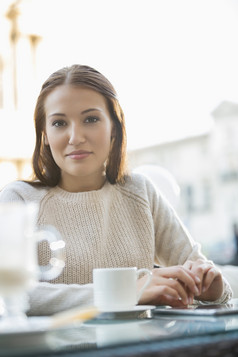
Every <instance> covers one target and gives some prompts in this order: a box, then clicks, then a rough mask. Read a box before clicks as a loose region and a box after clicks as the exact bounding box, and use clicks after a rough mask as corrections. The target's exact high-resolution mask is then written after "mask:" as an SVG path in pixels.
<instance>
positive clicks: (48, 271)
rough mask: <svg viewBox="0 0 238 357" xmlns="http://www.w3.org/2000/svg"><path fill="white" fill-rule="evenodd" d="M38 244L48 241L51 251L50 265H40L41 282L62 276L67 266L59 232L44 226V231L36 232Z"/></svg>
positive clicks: (63, 243)
mask: <svg viewBox="0 0 238 357" xmlns="http://www.w3.org/2000/svg"><path fill="white" fill-rule="evenodd" d="M34 237H35V239H36V242H38V243H39V242H41V241H48V243H49V247H50V250H51V254H52V256H51V258H50V261H49V264H47V265H40V266H39V270H40V274H39V275H40V276H39V280H51V279H54V278H56V277H57V276H59V275H60V274H61V272H62V271H63V269H64V266H65V257H64V247H65V242H64V241H63V239H62V237H61V235H60V233H59V231H58V230H57V229H56V228H55V227H53V226H44V227H43V229H42V230H39V231H36V232H34Z"/></svg>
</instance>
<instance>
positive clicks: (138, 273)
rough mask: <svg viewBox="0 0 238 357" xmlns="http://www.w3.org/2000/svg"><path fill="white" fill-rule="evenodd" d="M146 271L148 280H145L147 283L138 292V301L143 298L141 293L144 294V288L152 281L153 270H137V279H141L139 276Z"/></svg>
mask: <svg viewBox="0 0 238 357" xmlns="http://www.w3.org/2000/svg"><path fill="white" fill-rule="evenodd" d="M143 273H145V274H146V275H147V280H146V282H145V284H144V285H143V286H142V288H141V289H140V290H139V292H138V294H137V303H138V301H139V300H140V298H141V295H142V294H143V292H144V290H145V289H146V288H147V286H148V285H149V283H150V282H151V279H152V272H151V271H150V270H149V269H139V270H137V272H136V274H137V279H139V276H140V275H141V274H143Z"/></svg>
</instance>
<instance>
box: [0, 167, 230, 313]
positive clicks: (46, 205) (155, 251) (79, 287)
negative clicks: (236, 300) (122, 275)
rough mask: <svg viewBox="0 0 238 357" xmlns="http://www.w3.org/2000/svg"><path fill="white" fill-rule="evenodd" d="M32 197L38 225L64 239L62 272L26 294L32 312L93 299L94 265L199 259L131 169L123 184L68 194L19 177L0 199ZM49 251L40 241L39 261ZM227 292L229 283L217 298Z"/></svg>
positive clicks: (163, 203) (169, 212) (168, 211)
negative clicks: (46, 227) (49, 228)
mask: <svg viewBox="0 0 238 357" xmlns="http://www.w3.org/2000/svg"><path fill="white" fill-rule="evenodd" d="M19 200H21V201H24V202H29V201H33V202H37V203H38V204H39V206H40V208H39V216H38V226H39V228H40V227H42V226H44V225H48V224H50V225H53V226H55V227H56V228H57V229H58V230H59V232H60V233H61V235H62V237H63V239H64V241H65V243H66V248H65V249H66V266H65V268H64V271H63V273H62V274H61V275H60V276H59V277H58V278H56V279H54V280H52V281H51V282H50V283H49V282H40V283H39V284H38V286H37V287H36V288H35V289H34V290H33V291H32V292H31V293H30V306H31V307H30V310H29V314H31V315H41V314H44V315H47V314H51V313H54V312H56V311H59V310H63V309H66V308H69V307H73V306H76V305H80V304H81V305H85V304H92V303H93V285H92V270H93V268H99V267H127V266H136V267H138V268H148V269H152V268H153V264H154V262H155V263H157V264H159V265H163V266H170V265H177V264H183V263H184V262H185V261H186V260H187V259H191V260H195V259H197V258H199V257H202V258H204V256H203V255H202V254H201V252H200V246H199V244H198V243H195V242H194V241H193V240H192V238H191V237H190V235H189V234H188V232H187V231H186V229H185V227H184V226H183V224H182V223H181V221H180V220H179V218H178V216H177V215H176V213H175V212H174V210H173V209H172V207H171V206H170V205H169V204H168V202H167V200H166V199H165V198H164V197H163V196H162V195H161V193H159V192H158V191H157V190H156V189H155V187H154V186H153V185H152V183H151V182H150V181H149V180H148V179H146V178H145V177H144V176H142V175H138V174H134V175H132V176H131V177H128V178H127V179H126V183H125V185H118V184H116V185H111V184H109V183H108V182H106V183H105V185H104V186H103V187H102V188H101V189H100V190H97V191H90V192H79V193H71V192H67V191H64V190H62V189H61V188H59V187H58V186H57V187H54V188H48V187H47V188H39V187H33V186H32V185H30V184H27V183H24V182H21V181H18V182H14V183H11V184H9V185H7V186H6V187H5V189H4V190H3V191H2V192H1V193H0V202H9V201H19ZM49 257H50V252H49V250H48V247H47V245H44V244H42V245H40V253H39V262H40V264H47V262H48V260H49ZM230 296H231V290H230V287H229V285H228V283H226V281H225V283H224V294H223V296H222V298H221V299H220V300H219V302H224V301H226V300H227V299H228V298H230Z"/></svg>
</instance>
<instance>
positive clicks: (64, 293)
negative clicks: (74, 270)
mask: <svg viewBox="0 0 238 357" xmlns="http://www.w3.org/2000/svg"><path fill="white" fill-rule="evenodd" d="M29 305H30V308H29V310H28V311H27V314H28V315H29V316H40V315H44V316H46V315H52V314H54V313H57V312H60V311H64V310H67V309H70V308H73V307H77V306H80V307H83V306H92V305H93V284H86V285H77V284H70V285H67V284H51V283H46V282H40V283H38V284H37V285H36V287H35V288H34V289H33V290H32V291H31V292H30V293H29Z"/></svg>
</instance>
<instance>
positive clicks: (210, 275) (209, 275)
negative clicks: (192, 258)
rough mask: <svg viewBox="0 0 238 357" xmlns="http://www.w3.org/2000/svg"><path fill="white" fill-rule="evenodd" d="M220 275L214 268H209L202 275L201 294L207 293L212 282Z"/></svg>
mask: <svg viewBox="0 0 238 357" xmlns="http://www.w3.org/2000/svg"><path fill="white" fill-rule="evenodd" d="M220 275H221V274H220V272H219V271H218V270H217V269H216V268H215V267H212V268H210V269H209V270H208V271H207V272H206V274H205V275H204V279H203V287H202V292H205V291H207V290H208V289H209V287H210V286H211V284H212V283H213V281H214V280H215V279H216V278H217V277H220Z"/></svg>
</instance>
